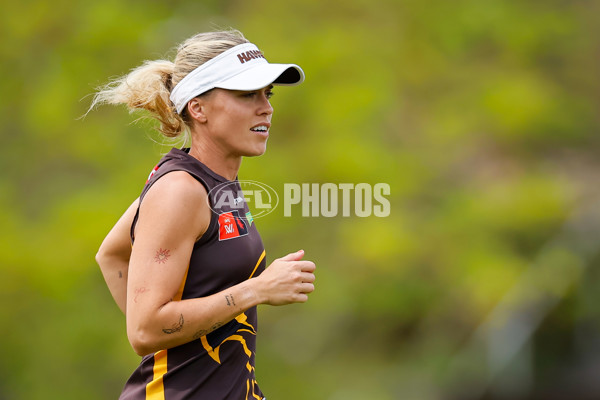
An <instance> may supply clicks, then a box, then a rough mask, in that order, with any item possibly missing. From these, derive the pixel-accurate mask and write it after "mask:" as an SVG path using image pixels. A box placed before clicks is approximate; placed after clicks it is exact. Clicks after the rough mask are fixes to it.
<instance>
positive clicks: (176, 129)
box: [90, 29, 248, 138]
mask: <svg viewBox="0 0 600 400" xmlns="http://www.w3.org/2000/svg"><path fill="white" fill-rule="evenodd" d="M244 43H248V40H247V39H246V38H245V37H244V35H243V34H242V33H241V32H240V31H237V30H234V29H232V30H228V31H217V32H206V33H199V34H197V35H195V36H193V37H191V38H189V39H187V40H186V41H184V42H183V43H181V44H180V45H179V46H178V47H177V54H176V56H175V60H174V61H168V60H156V61H145V62H144V63H143V64H142V65H141V66H139V67H137V68H135V69H133V70H132V71H131V72H130V73H129V74H127V75H124V76H122V77H120V78H117V79H115V80H113V81H111V82H109V83H108V84H107V85H105V86H103V87H101V88H100V89H99V90H98V92H96V94H95V96H94V99H93V101H92V104H91V106H90V110H91V109H93V108H94V107H95V106H97V105H100V104H125V105H126V106H127V107H128V108H129V111H130V112H133V111H135V110H140V109H143V110H147V111H149V112H150V116H151V117H152V118H154V119H156V120H158V121H159V122H160V127H159V128H158V130H159V131H160V132H161V133H162V134H163V135H164V136H166V137H168V138H176V137H179V136H180V135H181V134H182V133H184V134H187V133H189V127H190V126H191V123H190V121H189V120H188V118H187V112H186V111H185V109H184V111H183V112H182V114H181V115H179V114H177V111H176V110H175V106H174V105H173V103H172V102H171V100H170V98H169V96H170V94H171V90H172V89H173V88H174V87H175V85H177V83H179V81H181V80H182V79H183V78H184V77H185V76H186V75H187V74H189V73H190V72H192V71H193V70H194V69H196V68H198V67H199V66H200V65H202V64H204V63H205V62H207V61H208V60H210V59H212V58H214V57H216V56H218V55H219V54H221V53H223V52H224V51H226V50H228V49H230V48H232V47H234V46H237V45H239V44H244Z"/></svg>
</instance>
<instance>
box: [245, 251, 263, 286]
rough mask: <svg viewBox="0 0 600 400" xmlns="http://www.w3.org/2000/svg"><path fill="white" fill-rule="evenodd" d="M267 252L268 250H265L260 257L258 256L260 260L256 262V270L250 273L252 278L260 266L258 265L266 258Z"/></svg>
mask: <svg viewBox="0 0 600 400" xmlns="http://www.w3.org/2000/svg"><path fill="white" fill-rule="evenodd" d="M266 254H267V251H266V250H263V252H262V254H261V255H260V257H259V258H258V262H257V263H256V266H255V267H254V271H252V273H251V274H250V277H249V278H248V279H250V278H252V276H253V275H254V273H255V272H256V269H257V268H258V266H259V265H260V263H261V262H262V260H263V258H265V255H266Z"/></svg>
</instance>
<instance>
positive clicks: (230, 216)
mask: <svg viewBox="0 0 600 400" xmlns="http://www.w3.org/2000/svg"><path fill="white" fill-rule="evenodd" d="M247 234H248V227H246V224H245V222H244V219H243V218H240V215H239V212H238V210H233V211H229V212H226V213H223V214H219V241H221V240H228V239H234V238H238V237H241V236H246V235H247Z"/></svg>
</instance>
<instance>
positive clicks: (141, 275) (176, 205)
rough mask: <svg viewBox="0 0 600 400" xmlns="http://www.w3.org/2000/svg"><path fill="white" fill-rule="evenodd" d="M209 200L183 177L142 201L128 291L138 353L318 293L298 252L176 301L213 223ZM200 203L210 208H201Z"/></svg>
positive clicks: (175, 175)
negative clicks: (256, 271)
mask: <svg viewBox="0 0 600 400" xmlns="http://www.w3.org/2000/svg"><path fill="white" fill-rule="evenodd" d="M206 198H207V193H206V190H205V189H204V187H203V186H202V185H200V184H199V183H198V182H197V181H195V180H194V178H192V177H191V176H189V175H188V174H187V173H185V172H172V173H170V174H168V175H166V176H165V177H163V178H161V179H160V180H159V181H158V182H156V183H155V184H154V186H153V187H152V189H150V190H149V191H148V193H147V194H146V197H145V198H144V202H143V203H142V206H141V208H140V216H139V220H138V223H137V225H136V232H135V237H136V240H135V244H134V246H133V251H132V254H131V260H130V263H129V278H128V290H127V292H128V296H127V334H128V337H129V341H130V343H131V345H132V347H133V348H134V350H135V351H136V353H138V354H140V355H145V354H149V353H152V352H155V351H158V350H161V349H166V348H171V347H174V346H177V345H181V344H184V343H187V342H190V341H192V340H195V339H198V338H200V337H202V336H204V335H206V334H208V333H209V332H211V331H213V330H215V329H217V328H218V327H220V326H221V325H223V324H225V323H227V322H228V321H230V320H232V319H233V318H235V317H236V316H237V315H239V314H241V313H242V312H244V311H245V310H247V309H248V308H250V307H253V306H255V305H258V304H260V303H268V304H277V305H280V304H288V303H292V302H303V301H306V300H307V293H310V292H312V291H313V290H314V286H313V282H314V274H313V272H314V264H313V263H312V262H310V261H300V259H301V258H302V256H303V252H297V253H293V254H290V255H288V256H286V257H284V258H282V259H279V260H276V261H275V262H273V263H272V264H271V266H270V267H269V268H268V269H267V271H265V272H264V273H263V274H261V275H260V276H258V277H256V278H252V279H249V280H247V281H244V282H242V283H240V284H238V285H235V286H233V287H231V288H229V289H227V290H224V291H222V292H219V293H216V294H214V295H211V296H207V297H203V298H197V299H187V300H181V301H178V300H179V299H177V298H176V294H177V292H178V289H179V287H180V285H181V282H182V280H183V278H184V275H185V272H186V269H187V267H188V265H189V261H190V256H191V253H192V249H193V246H194V243H195V242H196V240H197V238H198V237H199V236H201V234H202V233H203V232H204V231H205V230H206V228H207V227H208V223H209V222H210V213H211V211H210V209H209V208H208V203H207V202H206ZM199 204H206V206H205V207H204V208H202V209H201V210H199V211H198V205H199ZM192 210H194V211H192Z"/></svg>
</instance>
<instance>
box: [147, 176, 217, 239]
mask: <svg viewBox="0 0 600 400" xmlns="http://www.w3.org/2000/svg"><path fill="white" fill-rule="evenodd" d="M140 219H151V220H156V221H161V226H163V227H164V226H165V225H167V224H174V225H176V226H178V227H179V228H178V229H182V227H183V226H185V227H190V228H191V229H192V230H193V231H194V232H195V233H203V232H204V231H205V230H206V228H207V227H208V223H209V221H210V208H209V202H208V193H207V191H206V188H205V187H204V185H202V184H201V183H200V182H198V180H196V179H195V178H194V177H193V176H191V175H190V174H189V173H187V172H185V171H172V172H169V173H168V174H166V175H164V176H162V177H161V178H160V179H158V180H157V181H156V182H154V184H153V185H152V186H151V187H150V189H148V191H147V193H146V195H145V196H144V199H143V201H142V202H141V204H140Z"/></svg>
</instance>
